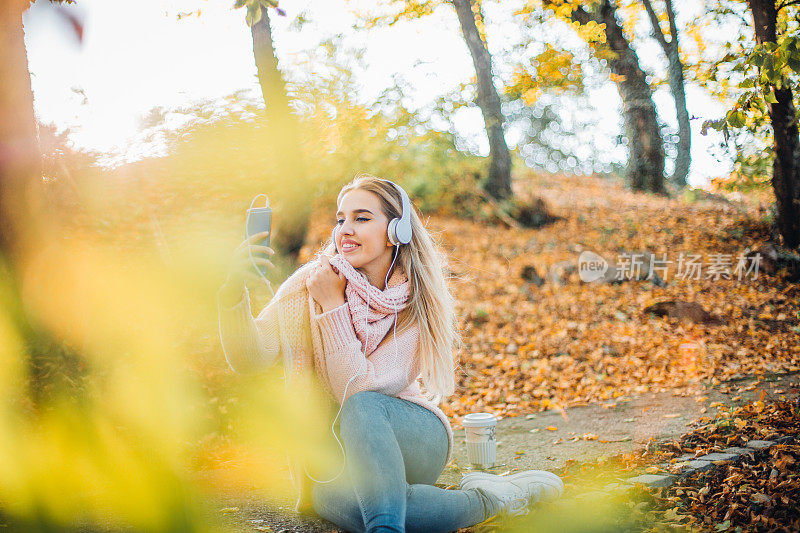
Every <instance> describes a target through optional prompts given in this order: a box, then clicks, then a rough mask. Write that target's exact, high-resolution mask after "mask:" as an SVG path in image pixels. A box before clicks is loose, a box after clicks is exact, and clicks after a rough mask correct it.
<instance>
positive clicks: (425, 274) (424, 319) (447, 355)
mask: <svg viewBox="0 0 800 533" xmlns="http://www.w3.org/2000/svg"><path fill="white" fill-rule="evenodd" d="M355 189H361V190H364V191H369V192H371V193H373V194H375V195H376V196H377V197H378V198H379V199H380V203H381V210H382V211H383V214H384V215H386V217H387V219H388V220H391V219H393V218H400V216H401V212H402V205H403V204H402V200H401V198H400V193H399V191H398V190H397V189H396V188H395V187H394V186H393V185H392V184H391V183H388V182H386V181H383V180H381V179H379V178H377V177H375V176H372V175H369V174H363V173H362V174H358V175H357V176H356V177H355V178H353V180H352V181H351V182H350V183H348V184H347V185H345V186H344V187H342V189H341V191H339V195H338V196H337V197H336V204H337V205H338V204H339V202H340V201H341V199H342V197H343V196H344V195H345V194H347V193H348V192H350V191H352V190H355ZM408 215H409V216H410V217H411V230H412V237H411V242H410V243H408V244H401V245H400V248H399V252H398V253H399V254H400V255H399V257H397V260H396V262H395V265H400V267H401V268H402V270H403V272H405V273H406V274H407V275H408V279H409V284H410V286H409V298H408V305H407V306H406V307H405V309H403V310H402V311H400V312H399V313H398V315H397V331H398V332H400V331H404V330H405V329H407V328H408V327H410V326H411V325H412V324H417V326H418V327H419V331H420V336H419V349H418V352H417V356H418V357H419V363H420V374H421V377H422V384H423V386H424V387H425V390H426V391H427V393H428V395H429V398H428V399H429V400H431V401H433V402H434V403H436V404H438V403H439V402H440V401H441V400H442V399H443V398H447V397H448V396H451V395H452V394H453V392H454V391H455V371H454V367H455V360H454V353H455V350H457V349H458V348H460V347H461V346H462V342H463V341H462V339H461V335H460V330H459V326H458V320H457V318H456V312H455V299H454V298H453V296H452V294H451V292H450V288H449V285H448V278H449V276H447V277H446V276H445V269H446V267H447V264H448V261H447V256H446V255H445V254H444V253H443V252H442V251H441V246H440V245H439V243H438V242H436V240H435V239H434V238H433V237H432V236H431V234H430V233H429V232H428V229H427V228H426V227H425V226H424V225H423V224H422V220H421V219H420V217H419V215H418V213H417V209H416V208H415V207H414V206H413V204H412V208H411V213H409V214H408ZM395 250H397V248H395ZM320 253H324V254H329V255H333V254H335V253H336V244H335V243H334V242H333V240H330V241H329V242H328V243H327V244H326V245H325V246H324V248H323V249H322V250H321V251H320ZM393 253H394V252H393ZM395 268H396V266H395ZM387 337H388V336H387Z"/></svg>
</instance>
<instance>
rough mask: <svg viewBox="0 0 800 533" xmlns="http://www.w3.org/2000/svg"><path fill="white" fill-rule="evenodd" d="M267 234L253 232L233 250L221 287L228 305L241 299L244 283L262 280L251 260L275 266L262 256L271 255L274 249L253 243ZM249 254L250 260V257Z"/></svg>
mask: <svg viewBox="0 0 800 533" xmlns="http://www.w3.org/2000/svg"><path fill="white" fill-rule="evenodd" d="M268 235H269V231H263V232H261V233H255V234H253V235H251V236H250V237H248V238H247V239H245V240H243V241H242V243H241V244H240V245H239V246H238V247H237V248H236V250H234V252H233V257H232V258H231V263H230V267H229V268H228V278H227V279H226V280H225V284H224V285H223V286H222V289H221V293H222V298H223V300H224V301H225V302H227V303H229V304H230V305H236V303H238V302H239V300H241V298H242V294H243V292H244V287H245V284H246V283H247V282H248V281H260V282H263V281H264V280H263V278H262V277H261V275H260V274H259V273H258V271H256V269H255V266H254V265H253V262H255V264H256V265H264V266H265V267H266V268H267V269H274V268H275V265H274V264H273V263H272V261H270V260H269V259H267V258H266V257H264V256H265V255H270V256H271V255H273V254H274V253H275V250H273V249H272V248H270V247H269V246H262V245H259V244H255V243H257V242H261V241H263V240H264V239H266V238H267V236H268ZM251 254H252V260H251V259H250V256H251Z"/></svg>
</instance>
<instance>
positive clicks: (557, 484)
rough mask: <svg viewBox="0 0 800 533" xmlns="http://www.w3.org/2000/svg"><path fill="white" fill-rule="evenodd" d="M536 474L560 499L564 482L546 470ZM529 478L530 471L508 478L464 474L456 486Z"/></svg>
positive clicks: (483, 474) (485, 474) (460, 487)
mask: <svg viewBox="0 0 800 533" xmlns="http://www.w3.org/2000/svg"><path fill="white" fill-rule="evenodd" d="M536 472H537V476H538V477H540V480H541V481H542V482H543V483H545V484H546V485H548V486H549V487H552V488H554V489H556V492H558V495H557V496H556V497H560V496H561V495H562V494H563V493H564V482H563V481H562V480H561V478H560V477H558V476H557V475H555V474H553V473H552V472H548V471H546V470H537V471H536ZM530 477H531V474H530V471H527V472H517V473H516V474H511V475H508V476H498V475H497V474H490V473H488V472H468V473H466V474H464V476H463V477H462V478H461V481H460V482H459V484H458V488H459V489H463V488H464V485H465V484H467V483H468V482H469V481H470V480H488V481H491V480H505V481H512V482H513V481H518V480H520V479H525V478H530ZM541 478H544V479H541ZM548 499H549V498H548Z"/></svg>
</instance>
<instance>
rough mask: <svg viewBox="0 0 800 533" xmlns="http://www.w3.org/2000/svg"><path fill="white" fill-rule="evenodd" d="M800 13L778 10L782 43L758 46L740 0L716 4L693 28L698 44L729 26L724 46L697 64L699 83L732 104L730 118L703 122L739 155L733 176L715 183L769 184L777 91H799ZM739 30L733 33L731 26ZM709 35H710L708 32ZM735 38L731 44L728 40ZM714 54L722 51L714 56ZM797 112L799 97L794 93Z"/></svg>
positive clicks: (728, 185)
mask: <svg viewBox="0 0 800 533" xmlns="http://www.w3.org/2000/svg"><path fill="white" fill-rule="evenodd" d="M798 15H800V10H798V7H797V6H795V5H789V4H786V5H785V6H784V7H783V8H781V9H780V10H779V11H778V24H777V33H778V37H777V42H775V43H769V42H768V43H763V44H759V43H756V41H755V37H754V35H753V29H752V24H753V22H752V14H751V13H750V11H749V9H748V7H747V4H746V3H745V2H743V1H741V0H716V1H715V2H714V3H713V4H711V6H710V8H709V10H708V11H707V13H706V15H705V17H704V20H700V21H696V22H695V25H694V26H693V27H692V28H690V29H689V32H690V34H691V35H693V36H694V38H695V41H696V42H697V43H698V44H700V43H703V44H705V41H706V40H709V41H711V40H712V39H713V38H714V36H713V34H712V32H713V31H718V28H722V27H724V28H726V32H725V35H726V38H725V41H724V42H721V43H720V46H714V47H712V46H703V48H702V50H703V55H702V56H701V61H700V63H699V64H698V65H697V66H696V68H695V69H694V70H695V73H696V75H697V81H698V82H699V83H700V84H701V85H703V86H704V87H706V88H707V89H709V90H710V91H711V92H712V94H714V96H716V97H717V98H718V99H720V100H721V101H722V102H727V103H728V106H729V108H728V110H727V111H726V112H725V115H724V116H722V117H718V118H715V119H709V120H706V121H705V122H704V123H703V129H702V134H703V135H706V134H707V132H708V130H710V129H712V130H716V131H719V132H721V133H722V136H723V139H724V141H725V143H726V144H727V150H728V151H729V152H731V153H732V155H733V157H734V171H733V173H732V174H731V176H729V177H727V178H721V179H717V180H715V182H716V183H717V186H719V187H721V188H725V189H728V190H731V189H741V190H756V189H763V188H765V187H767V186H769V180H770V176H771V174H772V161H773V160H774V153H773V133H772V127H771V122H770V117H769V105H770V104H774V103H776V102H777V99H776V97H775V90H776V89H781V88H789V89H792V88H796V87H797V86H798V82H800V22H798ZM732 27H733V28H738V30H739V31H738V32H733V33H731V31H730V29H731V28H732ZM704 31H705V33H704ZM732 34H733V35H736V37H735V39H733V40H730V39H729V38H728V37H727V36H729V35H732ZM714 50H719V53H718V54H717V55H716V56H715V54H714V52H713V51H714ZM792 96H793V98H794V106H795V110H798V109H800V95H798V91H796V90H795V91H793V95H792Z"/></svg>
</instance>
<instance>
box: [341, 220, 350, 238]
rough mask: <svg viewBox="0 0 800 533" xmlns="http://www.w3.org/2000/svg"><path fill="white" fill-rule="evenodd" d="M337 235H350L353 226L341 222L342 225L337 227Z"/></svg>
mask: <svg viewBox="0 0 800 533" xmlns="http://www.w3.org/2000/svg"><path fill="white" fill-rule="evenodd" d="M339 233H340V234H342V235H352V234H353V226H352V225H351V224H348V223H347V222H342V225H341V226H340V227H339Z"/></svg>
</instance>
